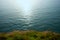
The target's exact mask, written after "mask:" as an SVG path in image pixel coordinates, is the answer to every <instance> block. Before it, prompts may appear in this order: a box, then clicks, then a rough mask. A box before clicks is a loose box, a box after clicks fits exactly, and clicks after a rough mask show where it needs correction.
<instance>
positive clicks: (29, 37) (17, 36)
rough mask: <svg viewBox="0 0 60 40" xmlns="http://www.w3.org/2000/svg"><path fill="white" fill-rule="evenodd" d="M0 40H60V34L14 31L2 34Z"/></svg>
mask: <svg viewBox="0 0 60 40" xmlns="http://www.w3.org/2000/svg"><path fill="white" fill-rule="evenodd" d="M0 40H60V34H58V33H55V32H51V31H43V32H38V31H13V32H8V33H0Z"/></svg>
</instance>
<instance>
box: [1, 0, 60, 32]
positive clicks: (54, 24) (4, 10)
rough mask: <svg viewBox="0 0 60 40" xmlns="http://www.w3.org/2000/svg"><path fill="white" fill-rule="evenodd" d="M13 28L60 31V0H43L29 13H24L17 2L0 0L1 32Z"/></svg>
mask: <svg viewBox="0 0 60 40" xmlns="http://www.w3.org/2000/svg"><path fill="white" fill-rule="evenodd" d="M13 30H37V31H44V30H51V31H55V32H60V0H42V1H41V2H40V3H39V6H37V7H36V8H32V13H31V14H29V15H24V14H23V13H22V11H21V9H20V8H19V7H18V6H17V5H16V4H12V3H9V2H8V0H0V32H9V31H13Z"/></svg>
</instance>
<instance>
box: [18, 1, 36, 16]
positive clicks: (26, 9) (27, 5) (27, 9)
mask: <svg viewBox="0 0 60 40" xmlns="http://www.w3.org/2000/svg"><path fill="white" fill-rule="evenodd" d="M35 3H36V0H18V5H19V6H20V7H21V9H22V12H23V15H30V14H31V10H32V7H33V5H34V4H35Z"/></svg>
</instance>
